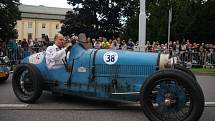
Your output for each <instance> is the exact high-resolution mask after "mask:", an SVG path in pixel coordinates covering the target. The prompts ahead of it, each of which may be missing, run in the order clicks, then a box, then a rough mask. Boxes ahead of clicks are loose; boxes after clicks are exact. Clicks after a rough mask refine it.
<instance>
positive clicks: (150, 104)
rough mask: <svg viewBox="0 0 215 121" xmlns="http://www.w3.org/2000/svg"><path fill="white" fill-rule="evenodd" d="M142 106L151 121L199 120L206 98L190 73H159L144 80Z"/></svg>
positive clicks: (173, 70) (174, 71)
mask: <svg viewBox="0 0 215 121" xmlns="http://www.w3.org/2000/svg"><path fill="white" fill-rule="evenodd" d="M140 103H141V106H142V108H143V111H144V113H145V115H146V116H147V117H148V118H149V119H150V121H198V120H199V118H200V117H201V115H202V113H203V110H204V95H203V92H202V90H201V88H200V86H199V84H198V83H197V81H195V79H194V78H193V77H192V76H190V75H189V74H187V73H185V72H183V71H180V70H175V69H169V70H160V71H157V72H155V73H154V74H153V75H152V76H150V77H149V78H148V79H147V80H146V81H145V83H144V85H143V86H142V90H141V96H140Z"/></svg>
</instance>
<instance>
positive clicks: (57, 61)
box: [45, 33, 71, 69]
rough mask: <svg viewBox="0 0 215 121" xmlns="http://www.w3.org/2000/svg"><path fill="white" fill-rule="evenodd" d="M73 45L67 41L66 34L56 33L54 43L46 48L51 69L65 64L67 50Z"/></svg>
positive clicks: (47, 60) (47, 61)
mask: <svg viewBox="0 0 215 121" xmlns="http://www.w3.org/2000/svg"><path fill="white" fill-rule="evenodd" d="M70 46H71V45H70V44H68V43H66V41H65V39H64V36H63V35H62V34H60V33H58V34H55V37H54V45H52V46H49V47H48V48H47V49H46V52H45V53H46V55H45V57H46V63H47V65H48V68H49V69H52V68H60V67H63V66H64V64H65V58H66V51H67V49H68V48H69V47H70Z"/></svg>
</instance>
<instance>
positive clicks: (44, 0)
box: [20, 0, 72, 8]
mask: <svg viewBox="0 0 215 121" xmlns="http://www.w3.org/2000/svg"><path fill="white" fill-rule="evenodd" d="M20 3H22V4H25V5H36V6H38V5H44V6H48V7H60V8H72V6H70V5H69V4H67V0H20Z"/></svg>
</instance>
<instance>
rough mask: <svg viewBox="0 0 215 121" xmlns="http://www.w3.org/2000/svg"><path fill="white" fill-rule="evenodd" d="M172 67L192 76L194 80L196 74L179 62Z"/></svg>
mask: <svg viewBox="0 0 215 121" xmlns="http://www.w3.org/2000/svg"><path fill="white" fill-rule="evenodd" d="M174 68H175V69H178V70H181V71H183V72H185V73H187V74H189V75H190V76H191V77H193V78H194V79H195V80H196V76H195V75H194V74H193V72H192V71H191V70H189V69H187V68H186V67H184V66H181V65H179V64H175V65H174Z"/></svg>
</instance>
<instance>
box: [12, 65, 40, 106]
mask: <svg viewBox="0 0 215 121" xmlns="http://www.w3.org/2000/svg"><path fill="white" fill-rule="evenodd" d="M12 84H13V90H14V93H15V95H16V96H17V98H18V99H19V100H20V101H22V102H26V103H33V102H35V101H36V100H37V99H38V98H39V97H40V96H41V94H42V77H41V75H40V73H39V71H38V70H37V68H36V67H35V66H34V65H31V64H21V65H18V66H17V67H16V69H15V71H14V74H13V79H12Z"/></svg>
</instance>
